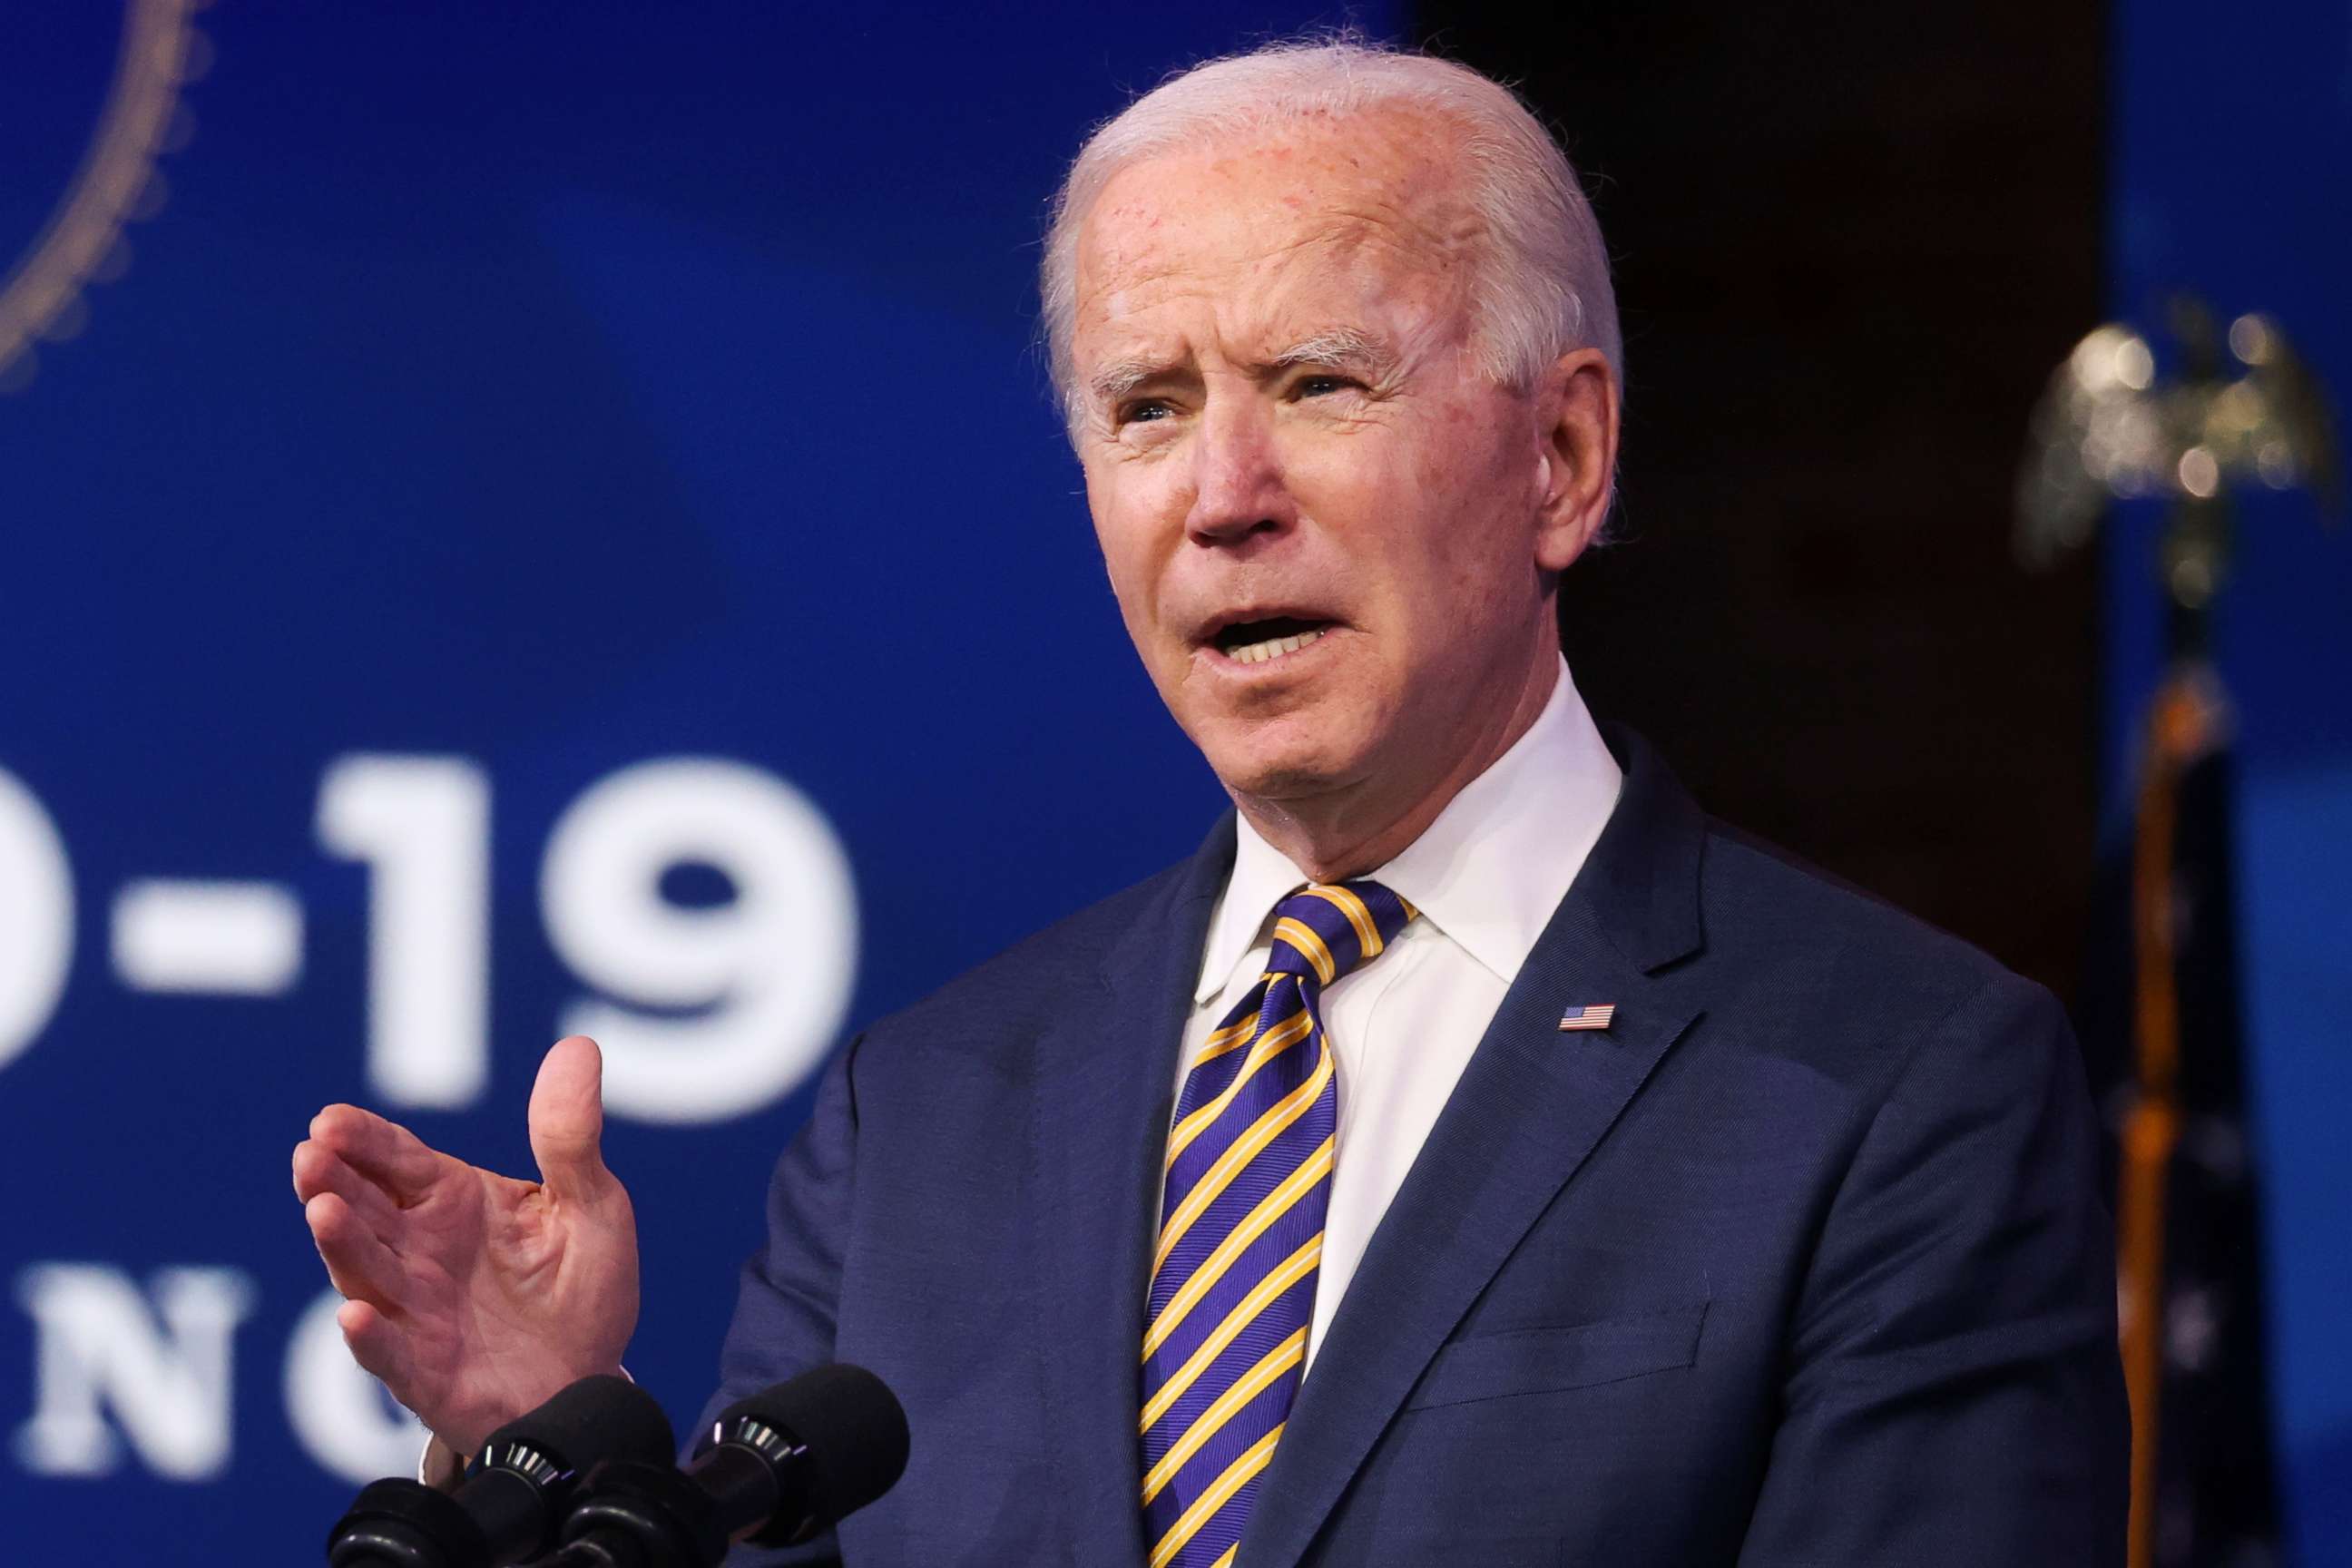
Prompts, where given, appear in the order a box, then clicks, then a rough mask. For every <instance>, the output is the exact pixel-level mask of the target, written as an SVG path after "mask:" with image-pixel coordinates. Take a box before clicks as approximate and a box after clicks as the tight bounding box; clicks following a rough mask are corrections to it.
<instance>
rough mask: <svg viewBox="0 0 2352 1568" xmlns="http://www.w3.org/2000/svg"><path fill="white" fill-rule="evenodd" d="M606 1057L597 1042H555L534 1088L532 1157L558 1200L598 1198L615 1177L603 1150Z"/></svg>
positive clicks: (577, 1037)
mask: <svg viewBox="0 0 2352 1568" xmlns="http://www.w3.org/2000/svg"><path fill="white" fill-rule="evenodd" d="M603 1137H604V1054H603V1053H602V1052H600V1051H599V1050H597V1048H596V1042H595V1041H593V1040H592V1039H590V1038H589V1037H587V1036H585V1035H572V1036H570V1037H566V1038H564V1039H561V1040H558V1041H556V1042H555V1047H554V1048H553V1049H552V1050H551V1051H549V1052H548V1053H547V1059H546V1060H544V1061H542V1062H541V1063H540V1064H539V1080H538V1081H537V1082H536V1083H534V1084H532V1085H531V1088H530V1152H531V1157H532V1158H533V1159H535V1160H537V1161H538V1162H539V1178H540V1181H541V1184H544V1185H545V1186H546V1188H547V1190H548V1191H549V1192H550V1193H551V1194H554V1196H556V1197H557V1198H559V1199H562V1198H572V1199H589V1198H593V1197H595V1196H597V1195H598V1194H600V1193H601V1192H602V1191H603V1190H604V1187H605V1185H606V1184H609V1183H610V1182H611V1181H612V1179H613V1175H612V1173H611V1172H609V1171H607V1170H606V1169H605V1168H604V1155H603V1154H602V1153H601V1152H598V1145H599V1143H600V1142H602V1140H603Z"/></svg>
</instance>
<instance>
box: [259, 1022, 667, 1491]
mask: <svg viewBox="0 0 2352 1568" xmlns="http://www.w3.org/2000/svg"><path fill="white" fill-rule="evenodd" d="M599 1077H600V1073H599V1063H598V1060H597V1058H596V1053H595V1048H594V1047H593V1045H591V1044H589V1043H588V1042H586V1041H584V1040H583V1041H576V1042H575V1041H570V1040H567V1041H564V1042H562V1043H561V1044H559V1045H558V1047H557V1048H556V1049H555V1050H554V1051H551V1052H550V1053H549V1057H548V1061H547V1063H546V1065H545V1066H544V1067H542V1068H541V1074H540V1081H539V1084H538V1086H537V1087H536V1088H535V1089H533V1091H532V1095H531V1110H530V1127H531V1146H532V1152H533V1153H534V1154H535V1155H536V1156H537V1157H538V1160H539V1163H540V1169H541V1174H542V1177H543V1180H541V1181H539V1182H520V1181H515V1180H513V1179H511V1178H509V1177H506V1176H500V1175H497V1174H494V1173H490V1172H488V1171H483V1170H478V1169H477V1168H475V1167H474V1166H471V1165H468V1164H467V1163H464V1162H463V1161H460V1160H457V1159H454V1158H452V1157H451V1156H449V1155H446V1154H443V1153H440V1152H436V1151H435V1150H432V1149H429V1148H427V1147H426V1146H425V1144H424V1143H422V1142H419V1141H418V1140H417V1139H416V1138H415V1136H414V1135H413V1134H411V1133H409V1132H408V1131H406V1130H405V1129H403V1128H400V1127H397V1126H394V1124H393V1123H391V1122H388V1121H383V1119H382V1118H380V1117H376V1116H373V1115H372V1114H370V1113H369V1112H367V1111H364V1110H358V1109H357V1108H355V1107H352V1106H331V1107H329V1108H328V1109H327V1110H324V1111H321V1112H320V1115H319V1117H318V1119H317V1120H316V1121H313V1122H312V1123H311V1136H310V1139H309V1140H307V1141H305V1142H303V1143H302V1144H301V1145H300V1146H299V1147H298V1148H297V1149H296V1150H295V1156H294V1186H295V1191H296V1193H297V1194H299V1195H300V1196H301V1197H302V1199H303V1200H304V1203H305V1205H306V1212H307V1216H308V1218H309V1219H310V1229H311V1233H312V1236H313V1237H314V1238H315V1239H316V1240H317V1242H318V1245H319V1252H320V1257H321V1258H324V1259H325V1261H326V1264H327V1269H328V1273H329V1275H330V1277H331V1279H333V1280H334V1283H335V1288H336V1289H339V1290H341V1292H342V1293H343V1294H344V1295H345V1296H346V1297H347V1298H349V1300H348V1301H347V1302H346V1304H345V1305H344V1307H343V1309H342V1310H341V1313H339V1314H338V1320H339V1321H340V1322H341V1324H342V1328H343V1333H344V1338H345V1339H346V1340H347V1341H349V1342H350V1344H351V1347H352V1354H353V1355H354V1356H355V1357H357V1358H358V1360H359V1362H360V1364H361V1365H362V1366H364V1367H366V1368H367V1369H368V1370H369V1371H370V1372H373V1373H375V1374H376V1375H377V1376H379V1377H381V1378H382V1379H383V1382H384V1384H385V1386H387V1387H388V1388H390V1389H391V1390H392V1393H393V1394H394V1397H395V1398H397V1399H399V1400H400V1401H401V1403H402V1404H404V1405H407V1406H408V1407H409V1408H410V1409H412V1410H414V1411H415V1412H416V1413H417V1415H419V1416H420V1417H422V1418H423V1419H424V1421H425V1424H426V1425H427V1426H430V1427H432V1428H433V1430H434V1431H435V1432H436V1434H437V1435H439V1436H440V1437H441V1438H442V1439H443V1441H445V1442H446V1443H448V1444H449V1445H450V1446H452V1447H456V1448H457V1449H458V1450H459V1451H461V1452H467V1453H470V1452H473V1451H475V1450H476V1449H477V1448H478V1447H479V1445H480V1442H481V1439H482V1438H483V1437H484V1436H487V1435H488V1433H489V1432H490V1431H491V1430H492V1429H494V1428H495V1427H497V1426H499V1425H500V1424H501V1423H502V1422H504V1421H506V1420H507V1419H509V1418H510V1417H512V1416H514V1415H520V1414H521V1413H522V1412H523V1411H526V1410H529V1409H530V1408H531V1407H532V1406H534V1405H538V1404H540V1403H541V1401H543V1400H544V1399H546V1398H547V1397H548V1396H549V1395H551V1394H553V1393H555V1392H556V1391H557V1390H558V1389H560V1388H562V1386H563V1385H564V1384H568V1383H570V1382H572V1380H574V1379H575V1378H579V1377H583V1376H585V1375H587V1374H588V1373H595V1372H609V1371H611V1370H613V1369H614V1367H615V1366H616V1365H617V1364H618V1363H619V1360H620V1355H621V1352H622V1350H623V1348H624V1347H625V1345H626V1343H627V1342H628V1337H629V1331H630V1330H631V1329H632V1328H633V1327H634V1326H635V1321H636V1312H637V1270H636V1231H635V1221H634V1217H633V1215H632V1214H631V1210H630V1207H629V1200H628V1194H626V1193H625V1191H623V1190H622V1187H621V1184H620V1183H619V1182H618V1181H617V1180H615V1179H614V1176H613V1174H612V1173H611V1172H609V1171H607V1170H606V1169H605V1168H604V1163H603V1161H602V1159H601V1158H600V1156H599V1154H598V1152H597V1142H598V1135H599V1132H600V1131H601V1112H600V1110H599V1108H598V1106H597V1103H596V1090H597V1083H598V1079H599Z"/></svg>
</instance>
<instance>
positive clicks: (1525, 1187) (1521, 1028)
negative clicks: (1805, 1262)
mask: <svg viewBox="0 0 2352 1568" xmlns="http://www.w3.org/2000/svg"><path fill="white" fill-rule="evenodd" d="M1612 740H1613V741H1615V742H1617V743H1618V750H1619V751H1620V754H1621V756H1622V758H1623V759H1624V760H1625V761H1626V763H1627V768H1626V782H1625V787H1624V792H1623V794H1622V795H1621V797H1620V799H1619V802H1618V805H1617V809H1616V810H1615V811H1614V812H1613V813H1612V816H1611V818H1610V822H1609V826H1608V827H1607V828H1606V829H1605V830H1604V831H1603V833H1602V835H1601V841H1600V842H1599V843H1598V844H1596V845H1595V846H1594V847H1593V852H1592V855H1591V858H1589V859H1588V860H1587V861H1586V864H1585V866H1584V868H1583V869H1582V871H1580V873H1579V875H1578V877H1577V879H1576V884H1575V886H1574V887H1572V888H1570V890H1569V894H1568V897H1567V898H1566V899H1564V900H1561V903H1560V906H1559V909H1558V910H1556V911H1555V912H1554V913H1553V916H1552V919H1551V921H1550V923H1549V926H1547V928H1546V929H1545V931H1544V934H1543V936H1542V937H1541V939H1540V940H1538V942H1537V944H1536V947H1535V950H1534V952H1531V953H1530V954H1529V955H1528V962H1527V963H1526V965H1525V966H1524V967H1523V968H1522V969H1521V970H1520V972H1519V975H1518V978H1517V981H1516V982H1515V983H1514V984H1512V986H1511V989H1510V991H1509V993H1508V994H1507V995H1506V996H1505V998H1504V1000H1503V1004H1502V1006H1501V1007H1500V1008H1499V1009H1497V1011H1496V1015H1495V1018H1494V1021H1493V1023H1492V1024H1491V1025H1490V1026H1488V1028H1487V1031H1486V1037H1485V1038H1484V1039H1482V1040H1481V1041H1480V1042H1479V1046H1478V1048H1477V1050H1476V1052H1475V1054H1474V1056H1473V1057H1472V1058H1471V1061H1470V1065H1469V1066H1468V1067H1467V1068H1465V1069H1464V1072H1463V1075H1462V1079H1461V1081H1460V1082H1459V1083H1458V1084H1457V1085H1456V1086H1455V1088H1454V1093H1453V1095H1452V1097H1451V1098H1450V1099H1449V1100H1447V1101H1446V1105H1445V1109H1444V1112H1443V1113H1441V1114H1440V1116H1439V1117H1438V1120H1437V1123H1436V1125H1435V1126H1434V1127H1433V1128H1432V1129H1431V1131H1430V1135H1429V1140H1428V1142H1426V1143H1425V1144H1424V1145H1423V1148H1422V1151H1421V1154H1420V1156H1419V1158H1417V1159H1416V1160H1415V1161H1414V1163H1413V1165H1412V1172H1411V1173H1410V1174H1408V1175H1407V1176H1406V1178H1405V1181H1404V1184H1403V1186H1402V1188H1401V1189H1400V1190H1399V1191H1398V1193H1397V1196H1396V1199H1395V1201H1394V1202H1393V1203H1392V1204H1391V1205H1390V1207H1389V1212H1388V1214H1387V1215H1385V1216H1384V1217H1383V1218H1382V1220H1381V1225H1380V1227H1379V1228H1378V1229H1377V1230H1376V1231H1375V1232H1374V1234H1373V1237H1372V1240H1371V1244H1370V1247H1368V1248H1367V1249H1366V1252H1365V1254H1364V1258H1363V1261H1362V1263H1361V1264H1360V1265H1359V1267H1358V1268H1357V1270H1356V1273H1355V1276H1354V1278H1353V1279H1352V1280H1351V1281H1350V1282H1349V1286H1348V1288H1347V1289H1348V1293H1347V1295H1346V1297H1345V1298H1344V1299H1343V1300H1341V1302H1340V1305H1339V1311H1338V1312H1337V1313H1336V1314H1335V1315H1334V1316H1333V1319H1332V1321H1331V1326H1330V1330H1329V1332H1328V1338H1327V1340H1326V1341H1325V1342H1324V1344H1323V1346H1322V1347H1321V1348H1320V1349H1319V1350H1318V1351H1317V1352H1316V1370H1315V1371H1314V1372H1313V1373H1310V1375H1309V1376H1308V1377H1307V1381H1306V1383H1305V1384H1304V1385H1303V1386H1302V1388H1301V1389H1300V1393H1299V1399H1298V1403H1297V1406H1296V1407H1295V1408H1294V1409H1293V1410H1292V1412H1291V1415H1290V1420H1289V1423H1288V1425H1287V1426H1286V1427H1285V1428H1284V1432H1283V1437H1282V1441H1281V1443H1280V1444H1278V1445H1277V1446H1276V1449H1275V1456H1274V1461H1273V1463H1272V1464H1271V1465H1270V1466H1269V1467H1268V1468H1267V1469H1266V1471H1265V1478H1264V1479H1263V1480H1262V1481H1261V1483H1260V1488H1259V1492H1258V1499H1257V1502H1256V1504H1255V1507H1254V1508H1253V1510H1251V1515H1250V1520H1249V1523H1248V1526H1247V1528H1246V1531H1245V1532H1244V1535H1243V1537H1242V1545H1241V1552H1240V1553H1239V1560H1240V1561H1241V1562H1242V1563H1246V1564H1248V1565H1249V1568H1291V1565H1292V1564H1294V1563H1297V1561H1298V1560H1299V1558H1300V1557H1301V1556H1302V1555H1303V1554H1304V1553H1305V1552H1306V1551H1307V1547H1308V1546H1309V1545H1310V1544H1311V1543H1312V1542H1313V1540H1314V1538H1315V1534H1316V1532H1317V1531H1318V1530H1320V1529H1321V1527H1322V1524H1323V1521H1324V1520H1325V1519H1326V1518H1327V1517H1328V1515H1329V1513H1330V1510H1331V1509H1332V1508H1333V1506H1334V1505H1335V1504H1337V1502H1338V1501H1339V1497H1340V1494H1341V1493H1342V1492H1343V1491H1344V1490H1345V1489H1346V1488H1347V1485H1348V1483H1349V1480H1350V1479H1352V1478H1353V1476H1354V1475H1355V1473H1356V1470H1357V1468H1358V1467H1359V1466H1360V1465H1361V1464H1362V1462H1363V1459H1364V1457H1365V1455H1366V1454H1368V1453H1369V1452H1370V1449H1371V1447H1372V1445H1373V1443H1374V1442H1375V1441H1376V1440H1377V1439H1378V1438H1379V1436H1380V1435H1381V1431H1382V1430H1383V1429H1384V1428H1385V1427H1386V1426H1388V1424H1389V1422H1390V1421H1391V1418H1393V1416H1394V1415H1395V1414H1396V1411H1397V1409H1398V1407H1399V1406H1400V1405H1402V1403H1403V1401H1404V1398H1405V1395H1406V1394H1408V1393H1409V1392H1410V1391H1411V1389H1412V1385H1413V1384H1414V1383H1415V1381H1417V1380H1418V1379H1419V1378H1420V1376H1421V1374H1422V1373H1423V1370H1424V1369H1425V1368H1426V1367H1427V1366H1428V1364H1429V1362H1430V1360H1431V1358H1432V1357H1433V1356H1434V1355H1435V1354H1436V1353H1437V1351H1438V1349H1439V1348H1440V1347H1441V1346H1442V1345H1443V1344H1444V1342H1445V1340H1446V1338H1447V1336H1449V1335H1450V1334H1451V1333H1452V1332H1453V1331H1454V1326H1455V1325H1456V1324H1457V1323H1458V1322H1460V1321H1461V1319H1462V1316H1463V1314H1464V1313H1465V1312H1466V1311H1468V1310H1469V1309H1470V1307H1471V1306H1472V1304H1473V1303H1474V1302H1475V1300H1477V1298H1478V1295H1479V1293H1480V1292H1481V1291H1483V1290H1484V1289H1486V1285H1487V1283H1488V1281H1489V1280H1491V1279H1493V1278H1494V1276H1495V1273H1496V1270H1497V1269H1499V1268H1501V1267H1502V1266H1503V1264H1504V1262H1505V1260H1506V1259H1507V1258H1508V1257H1509V1256H1510V1254H1511V1252H1512V1250H1513V1249H1514V1248H1515V1247H1517V1246H1518V1244H1519V1242H1520V1240H1521V1239H1522V1238H1523V1237H1525V1236H1526V1234H1527V1232H1528V1228H1529V1227H1530V1226H1533V1225H1534V1224H1535V1222H1536V1220H1537V1219H1538V1216H1540V1215H1542V1213H1543V1212H1544V1210H1545V1208H1546V1207H1547V1206H1549V1205H1550V1204H1551V1202H1552V1201H1553V1199H1554V1198H1556V1197H1557V1196H1558V1195H1559V1191H1560V1189H1561V1187H1562V1186H1564V1185H1565V1184H1567V1182H1568V1181H1569V1180H1570V1177H1572V1176H1573V1175H1574V1174H1575V1173H1576V1170H1577V1168H1578V1167H1579V1166H1580V1165H1581V1164H1582V1163H1584V1161H1585V1159H1586V1157H1587V1156H1588V1155H1590V1154H1591V1152H1592V1149H1593V1147H1594V1145H1595V1144H1597V1143H1598V1142H1600V1141H1601V1137H1602V1135H1603V1134H1605V1133H1606V1132H1607V1131H1608V1130H1609V1128H1610V1126H1611V1124H1612V1123H1613V1122H1614V1121H1616V1119H1617V1117H1618V1115H1619V1113H1620V1112H1622V1110H1624V1108H1625V1106H1626V1104H1627V1103H1628V1102H1629V1101H1630V1100H1632V1099H1633V1096H1634V1095H1635V1093H1636V1092H1638V1091H1639V1090H1640V1089H1641V1087H1642V1085H1643V1082H1644V1081H1645V1080H1646V1079H1648V1077H1649V1076H1650V1072H1651V1069H1652V1068H1654V1067H1655V1066H1656V1065H1657V1062H1658V1060H1659V1058H1661V1057H1662V1056H1664V1054H1665V1051H1666V1050H1667V1048H1668V1047H1670V1046H1672V1045H1673V1044H1674V1042H1675V1039H1676V1038H1677V1037H1680V1035H1681V1034H1682V1033H1683V1031H1684V1030H1685V1028H1687V1027H1688V1026H1689V1025H1690V1023H1691V1021H1692V1019H1693V1018H1694V1017H1695V1016H1696V1011H1697V1009H1696V1006H1695V1005H1692V1004H1691V1003H1690V1002H1689V1001H1688V1000H1687V996H1688V992H1687V990H1686V989H1685V987H1683V986H1681V985H1678V984H1673V983H1671V982H1670V981H1667V980H1664V979H1661V978H1658V977H1656V976H1655V974H1654V972H1655V971H1657V970H1659V969H1662V968H1664V966H1665V965H1667V964H1669V963H1673V962H1674V961H1675V960H1676V959H1679V958H1681V957H1684V956H1685V955H1687V954H1688V953H1690V952H1693V951H1695V950H1696V948H1697V946H1698V945H1699V940H1700V933H1699V930H1698V917H1697V870H1698V855H1699V849H1700V846H1701V843H1702V842H1703V839H1702V831H1701V829H1702V824H1701V820H1700V818H1699V816H1698V814H1697V812H1696V809H1695V808H1694V807H1692V806H1691V805H1690V803H1689V801H1688V798H1687V797H1686V796H1685V795H1682V793H1681V791H1680V789H1679V787H1678V786H1677V785H1675V783H1674V781H1673V780H1672V779H1671V778H1669V777H1667V776H1666V775H1665V774H1664V771H1663V769H1662V767H1661V766H1660V764H1659V763H1657V761H1656V759H1655V758H1654V756H1653V755H1652V754H1650V753H1649V752H1648V751H1647V749H1646V748H1645V747H1643V744H1642V743H1641V742H1640V741H1639V740H1638V739H1635V738H1633V737H1632V736H1630V735H1624V736H1618V735H1612ZM1606 1002H1613V1003H1615V1004H1616V1005H1617V1014H1616V1017H1615V1019H1614V1020H1613V1021H1612V1025H1611V1026H1610V1028H1609V1030H1608V1032H1607V1033H1605V1034H1563V1033H1561V1032H1560V1030H1559V1018H1560V1014H1561V1012H1562V1011H1563V1010H1564V1009H1565V1008H1567V1007H1569V1006H1571V1005H1582V1004H1587V1003H1606ZM1171 1071H1172V1068H1171ZM1339 1157H1340V1159H1342V1160H1345V1159H1346V1158H1347V1151H1346V1150H1344V1149H1342V1150H1341V1151H1340V1152H1339Z"/></svg>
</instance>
